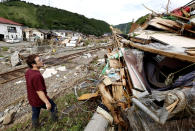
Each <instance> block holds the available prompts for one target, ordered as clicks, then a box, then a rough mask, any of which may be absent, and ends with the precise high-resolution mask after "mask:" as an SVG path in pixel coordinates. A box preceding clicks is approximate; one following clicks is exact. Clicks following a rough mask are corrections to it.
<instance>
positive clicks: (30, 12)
mask: <svg viewBox="0 0 195 131" xmlns="http://www.w3.org/2000/svg"><path fill="white" fill-rule="evenodd" d="M0 17H4V18H7V19H11V20H13V21H16V22H18V23H21V24H23V25H24V26H29V27H32V28H42V29H64V30H73V31H78V32H82V33H84V34H91V35H96V36H100V35H103V34H104V33H109V32H111V30H110V28H109V24H108V23H106V22H104V21H101V20H95V19H88V18H86V17H85V16H83V15H79V14H77V13H72V12H69V11H66V10H61V9H57V8H52V7H48V6H45V5H43V6H38V5H34V4H32V3H26V2H24V1H18V0H11V1H8V2H4V3H0Z"/></svg>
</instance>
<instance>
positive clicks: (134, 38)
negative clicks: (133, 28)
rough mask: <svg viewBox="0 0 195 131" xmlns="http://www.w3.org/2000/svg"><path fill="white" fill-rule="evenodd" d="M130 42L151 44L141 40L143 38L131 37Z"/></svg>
mask: <svg viewBox="0 0 195 131" xmlns="http://www.w3.org/2000/svg"><path fill="white" fill-rule="evenodd" d="M130 40H131V41H133V42H136V43H142V44H149V43H150V42H151V40H147V39H141V38H136V37H131V38H130Z"/></svg>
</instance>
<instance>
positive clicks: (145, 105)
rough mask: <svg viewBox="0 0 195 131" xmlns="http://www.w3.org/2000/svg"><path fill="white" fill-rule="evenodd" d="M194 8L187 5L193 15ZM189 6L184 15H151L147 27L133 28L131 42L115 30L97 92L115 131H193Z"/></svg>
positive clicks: (194, 43)
mask: <svg viewBox="0 0 195 131" xmlns="http://www.w3.org/2000/svg"><path fill="white" fill-rule="evenodd" d="M194 5H195V3H194V2H191V3H189V4H188V5H186V6H187V7H191V11H192V10H194ZM186 6H184V7H182V8H181V9H180V10H182V14H183V15H182V16H180V15H176V14H175V13H174V12H175V11H173V12H171V14H166V17H165V16H164V15H163V14H160V15H159V14H155V17H153V16H152V15H150V19H149V20H147V21H146V23H144V25H142V26H138V25H134V26H133V29H131V32H130V34H129V39H124V38H123V37H121V36H120V35H118V34H117V33H116V31H115V30H114V29H113V28H111V29H112V31H113V39H114V40H115V44H114V45H113V47H114V49H113V50H111V49H110V50H109V53H107V57H106V58H107V64H106V66H105V68H104V69H103V71H102V80H101V82H100V83H99V84H98V85H97V87H98V90H99V94H100V95H101V99H102V103H103V105H104V106H105V107H106V109H105V107H104V108H103V109H105V110H106V111H107V112H108V113H109V114H111V116H112V117H113V123H112V122H110V123H109V122H108V123H109V124H110V125H113V124H116V125H117V128H116V129H118V130H133V131H134V130H135V131H140V130H144V131H156V130H160V131H161V130H162V131H163V130H178V131H179V130H194V127H195V82H194V80H195V75H194V74H195V71H194V69H195V57H194V55H195V39H194V38H195V37H194V35H195V26H194V24H193V23H189V21H190V19H191V18H192V16H191V15H188V14H190V12H188V10H187V11H185V10H184V9H186V8H185V7H186ZM167 16H169V17H167ZM173 16H174V18H175V19H174V20H173ZM187 16H188V17H187ZM137 27H139V28H137ZM140 27H141V28H140ZM136 28H137V29H136ZM102 117H104V118H106V117H105V116H104V115H103V114H102ZM102 120H104V119H102ZM100 121H101V120H100ZM106 123H107V122H106ZM108 123H107V126H108V125H109V124H108ZM94 130H95V129H94ZM105 130H106V129H105Z"/></svg>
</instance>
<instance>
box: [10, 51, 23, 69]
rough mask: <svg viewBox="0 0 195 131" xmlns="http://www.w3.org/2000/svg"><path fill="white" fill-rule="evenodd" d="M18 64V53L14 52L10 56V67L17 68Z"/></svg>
mask: <svg viewBox="0 0 195 131" xmlns="http://www.w3.org/2000/svg"><path fill="white" fill-rule="evenodd" d="M20 62H21V61H20V57H19V52H18V51H15V52H14V53H13V54H12V56H11V64H12V66H17V65H18V64H20Z"/></svg>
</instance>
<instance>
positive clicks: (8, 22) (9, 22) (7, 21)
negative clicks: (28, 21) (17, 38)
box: [0, 17, 22, 26]
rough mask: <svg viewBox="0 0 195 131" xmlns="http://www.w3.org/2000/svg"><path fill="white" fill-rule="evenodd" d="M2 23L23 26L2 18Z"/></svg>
mask: <svg viewBox="0 0 195 131" xmlns="http://www.w3.org/2000/svg"><path fill="white" fill-rule="evenodd" d="M0 23H3V24H10V25H18V26H21V25H22V24H19V23H16V22H14V21H11V20H8V19H5V18H2V17H0Z"/></svg>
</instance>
